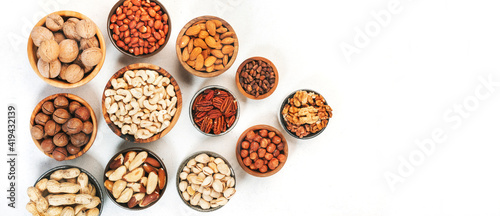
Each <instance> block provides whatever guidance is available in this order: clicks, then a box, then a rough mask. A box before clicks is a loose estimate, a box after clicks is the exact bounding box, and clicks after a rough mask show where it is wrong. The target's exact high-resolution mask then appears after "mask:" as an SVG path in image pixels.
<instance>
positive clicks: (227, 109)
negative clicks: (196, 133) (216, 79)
mask: <svg viewBox="0 0 500 216" xmlns="http://www.w3.org/2000/svg"><path fill="white" fill-rule="evenodd" d="M191 109H192V110H191V112H192V118H193V120H194V123H195V124H196V126H198V128H199V129H200V130H201V131H202V132H204V133H207V134H215V135H218V134H221V133H224V132H225V131H226V130H228V129H229V128H231V126H233V124H234V122H235V121H236V117H237V116H236V115H237V110H238V102H237V101H236V99H235V98H234V97H233V95H232V94H231V93H229V92H228V91H226V90H224V89H219V88H215V87H214V88H208V89H206V90H204V91H202V92H200V93H199V94H198V95H197V96H196V98H195V99H194V101H193V102H192V107H191Z"/></svg>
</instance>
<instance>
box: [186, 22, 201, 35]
mask: <svg viewBox="0 0 500 216" xmlns="http://www.w3.org/2000/svg"><path fill="white" fill-rule="evenodd" d="M200 31H201V27H200V25H194V26H191V27H189V28H188V29H187V30H186V35H189V36H195V35H197V34H198V33H200Z"/></svg>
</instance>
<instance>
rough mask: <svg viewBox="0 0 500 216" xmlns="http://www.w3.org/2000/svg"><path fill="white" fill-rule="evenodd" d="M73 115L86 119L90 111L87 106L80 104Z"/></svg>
mask: <svg viewBox="0 0 500 216" xmlns="http://www.w3.org/2000/svg"><path fill="white" fill-rule="evenodd" d="M75 117H77V118H79V119H80V120H82V121H87V120H89V118H90V112H89V109H88V108H87V107H84V106H81V107H79V108H78V109H76V110H75Z"/></svg>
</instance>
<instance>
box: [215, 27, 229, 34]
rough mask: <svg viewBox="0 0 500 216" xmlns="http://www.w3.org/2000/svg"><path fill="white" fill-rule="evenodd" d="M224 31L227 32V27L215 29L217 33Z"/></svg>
mask: <svg viewBox="0 0 500 216" xmlns="http://www.w3.org/2000/svg"><path fill="white" fill-rule="evenodd" d="M226 32H227V28H224V27H222V26H221V27H219V28H218V29H217V33H219V34H224V33H226Z"/></svg>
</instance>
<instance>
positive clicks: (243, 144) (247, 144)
mask: <svg viewBox="0 0 500 216" xmlns="http://www.w3.org/2000/svg"><path fill="white" fill-rule="evenodd" d="M249 147H250V143H249V142H248V141H243V142H241V148H244V149H248V148H249Z"/></svg>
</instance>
